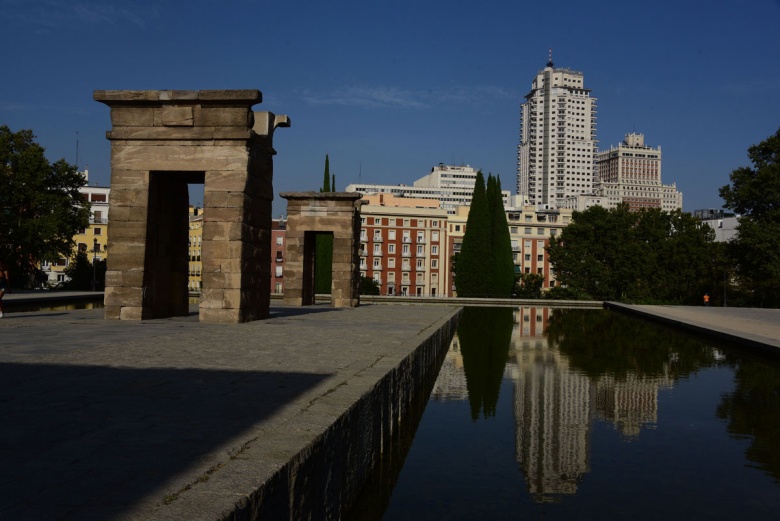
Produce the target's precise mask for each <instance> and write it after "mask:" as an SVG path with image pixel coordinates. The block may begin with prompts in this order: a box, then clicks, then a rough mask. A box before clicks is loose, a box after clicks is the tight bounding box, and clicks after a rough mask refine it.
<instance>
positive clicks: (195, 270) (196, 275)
mask: <svg viewBox="0 0 780 521" xmlns="http://www.w3.org/2000/svg"><path fill="white" fill-rule="evenodd" d="M189 212H190V213H189V235H188V252H187V254H188V258H189V272H188V276H187V289H188V290H189V292H190V293H200V290H201V281H202V274H203V263H202V262H201V251H202V246H203V209H202V208H198V207H196V206H190V210H189Z"/></svg>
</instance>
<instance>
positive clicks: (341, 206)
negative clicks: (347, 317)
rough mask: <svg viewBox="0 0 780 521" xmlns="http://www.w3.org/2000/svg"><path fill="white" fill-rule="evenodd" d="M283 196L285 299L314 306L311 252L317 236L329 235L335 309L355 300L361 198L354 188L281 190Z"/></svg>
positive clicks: (358, 272) (332, 300)
mask: <svg viewBox="0 0 780 521" xmlns="http://www.w3.org/2000/svg"><path fill="white" fill-rule="evenodd" d="M279 195H281V196H282V197H284V198H285V199H287V234H286V235H287V237H286V240H285V254H284V258H285V270H284V271H285V273H284V277H285V283H284V303H285V304H290V305H294V306H306V305H311V304H314V254H315V241H316V237H317V234H320V233H331V234H332V235H333V266H332V272H333V279H332V283H331V293H330V295H331V297H330V302H331V305H332V306H334V307H356V306H357V305H358V304H359V303H360V295H359V293H358V286H359V283H360V256H359V254H358V250H359V247H360V206H361V205H362V204H363V201H361V200H360V198H361V197H362V195H361V194H359V193H357V192H282V193H281V194H279Z"/></svg>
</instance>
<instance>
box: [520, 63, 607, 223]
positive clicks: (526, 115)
mask: <svg viewBox="0 0 780 521" xmlns="http://www.w3.org/2000/svg"><path fill="white" fill-rule="evenodd" d="M597 144H598V141H597V140H596V98H593V97H591V95H590V89H586V88H585V85H584V77H583V74H582V73H581V72H577V71H573V70H570V69H562V68H555V67H553V62H552V55H551V56H550V61H549V62H548V63H547V67H545V68H544V70H542V71H540V72H539V73H538V74H537V75H536V78H535V79H534V81H533V84H532V86H531V92H529V93H528V94H527V95H526V96H525V102H523V103H522V105H521V106H520V145H519V146H518V154H517V164H518V168H517V193H518V194H519V195H521V196H524V197H527V198H528V201H529V202H530V203H531V204H532V205H536V206H539V205H544V206H547V207H549V208H557V207H558V200H560V199H562V198H565V197H568V196H573V195H580V194H589V193H591V191H592V189H593V158H594V154H595V152H596V148H597Z"/></svg>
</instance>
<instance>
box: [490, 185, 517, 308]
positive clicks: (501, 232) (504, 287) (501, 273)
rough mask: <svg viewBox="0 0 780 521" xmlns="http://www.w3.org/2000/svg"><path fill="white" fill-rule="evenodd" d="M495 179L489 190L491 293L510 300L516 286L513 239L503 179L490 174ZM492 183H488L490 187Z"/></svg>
mask: <svg viewBox="0 0 780 521" xmlns="http://www.w3.org/2000/svg"><path fill="white" fill-rule="evenodd" d="M490 179H493V182H492V189H491V188H489V189H488V190H487V197H488V206H489V209H490V223H491V224H490V240H491V251H492V254H493V266H492V268H491V270H490V271H491V283H492V287H491V291H490V294H491V295H492V296H494V297H499V298H509V297H511V296H512V289H513V287H514V284H515V263H514V260H513V258H512V239H511V237H510V235H509V224H508V223H507V220H506V212H505V211H504V199H503V197H502V196H501V178H499V177H498V176H496V177H493V176H492V175H490V174H488V180H490ZM490 186H491V183H490V182H488V187H490Z"/></svg>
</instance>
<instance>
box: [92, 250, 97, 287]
mask: <svg viewBox="0 0 780 521" xmlns="http://www.w3.org/2000/svg"><path fill="white" fill-rule="evenodd" d="M97 252H98V241H97V239H93V242H92V291H97V273H96V268H95V264H96V263H97Z"/></svg>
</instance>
